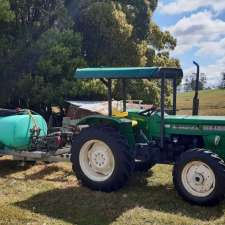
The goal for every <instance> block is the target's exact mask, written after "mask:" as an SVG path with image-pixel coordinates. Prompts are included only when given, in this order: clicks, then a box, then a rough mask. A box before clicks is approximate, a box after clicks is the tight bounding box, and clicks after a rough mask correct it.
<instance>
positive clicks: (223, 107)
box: [177, 89, 225, 116]
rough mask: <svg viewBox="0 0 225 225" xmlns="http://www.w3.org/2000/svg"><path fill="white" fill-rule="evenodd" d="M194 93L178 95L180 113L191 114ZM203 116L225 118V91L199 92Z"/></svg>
mask: <svg viewBox="0 0 225 225" xmlns="http://www.w3.org/2000/svg"><path fill="white" fill-rule="evenodd" d="M193 96H194V93H193V92H187V93H182V94H179V95H178V100H177V104H178V109H179V111H178V113H179V114H191V113H192V100H193ZM199 100H200V108H199V109H200V110H199V113H200V114H201V115H218V116H219V115H222V116H225V90H224V89H220V90H206V91H200V92H199Z"/></svg>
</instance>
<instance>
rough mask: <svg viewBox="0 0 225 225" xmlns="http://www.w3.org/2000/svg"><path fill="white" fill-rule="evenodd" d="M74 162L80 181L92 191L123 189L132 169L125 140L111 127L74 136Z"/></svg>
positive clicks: (95, 129) (92, 128) (72, 157)
mask: <svg viewBox="0 0 225 225" xmlns="http://www.w3.org/2000/svg"><path fill="white" fill-rule="evenodd" d="M71 161H72V164H73V169H74V171H75V174H76V176H77V178H78V179H79V180H81V181H82V183H83V184H84V185H86V186H87V187H89V188H91V189H92V190H98V191H105V192H111V191H115V190H117V189H119V188H120V187H122V186H123V185H124V184H125V183H126V181H127V180H128V178H129V175H130V174H131V172H132V169H133V165H132V162H133V159H132V157H131V153H130V151H129V146H128V144H127V142H126V140H125V139H124V138H123V137H122V136H121V135H120V134H119V133H118V132H117V131H116V130H115V129H112V128H110V127H105V126H104V127H100V126H99V127H90V128H86V129H83V130H82V131H81V132H80V134H79V135H77V136H75V137H74V140H73V145H72V155H71Z"/></svg>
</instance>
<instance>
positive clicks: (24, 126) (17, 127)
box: [0, 114, 47, 151]
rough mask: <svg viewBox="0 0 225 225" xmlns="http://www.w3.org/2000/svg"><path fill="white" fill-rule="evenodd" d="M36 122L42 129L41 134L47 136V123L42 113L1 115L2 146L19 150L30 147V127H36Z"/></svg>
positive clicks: (0, 135) (0, 141) (0, 134)
mask: <svg viewBox="0 0 225 225" xmlns="http://www.w3.org/2000/svg"><path fill="white" fill-rule="evenodd" d="M34 121H35V122H34ZM34 123H36V124H37V126H38V127H39V128H40V129H41V132H40V136H46V135H47V124H46V122H45V120H44V118H43V117H42V116H40V115H32V117H31V116H30V115H28V114H27V115H12V116H4V117H0V146H4V147H7V148H9V149H12V150H18V151H19V150H26V149H28V148H29V146H30V137H31V132H30V129H32V128H33V127H34Z"/></svg>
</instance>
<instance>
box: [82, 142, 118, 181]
mask: <svg viewBox="0 0 225 225" xmlns="http://www.w3.org/2000/svg"><path fill="white" fill-rule="evenodd" d="M79 162H80V166H81V169H82V171H83V173H84V174H85V175H86V176H87V177H88V178H89V179H91V180H93V181H105V180H107V179H108V178H109V177H110V176H111V175H112V173H113V171H114V169H115V159H114V156H113V153H112V150H111V149H110V148H109V146H108V145H107V144H105V143H104V142H102V141H100V140H90V141H87V142H86V143H85V144H84V145H83V146H82V148H81V150H80V155H79Z"/></svg>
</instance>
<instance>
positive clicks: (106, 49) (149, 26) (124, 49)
mask: <svg viewBox="0 0 225 225" xmlns="http://www.w3.org/2000/svg"><path fill="white" fill-rule="evenodd" d="M66 5H67V8H68V10H69V12H70V14H71V16H72V17H73V19H74V21H75V24H76V27H77V29H78V31H79V32H81V34H82V35H83V52H84V54H85V56H86V57H85V59H86V61H87V63H88V65H90V66H173V67H177V66H178V67H179V66H180V65H179V61H178V60H176V59H173V58H170V54H169V52H170V50H173V49H174V48H175V46H176V40H175V39H174V38H173V37H172V36H171V35H170V33H169V32H168V31H165V32H162V31H161V30H160V28H159V27H158V26H157V25H156V24H155V23H153V22H152V20H151V16H152V13H153V11H154V10H155V9H156V6H157V1H144V0H138V1H131V0H118V1H97V0H82V1H81V0H80V1H79V0H68V1H66ZM75 6H77V7H76V9H75ZM120 86H121V84H120V82H116V83H114V92H113V93H114V97H115V98H117V99H121V96H122V93H121V92H120ZM158 86H159V84H158V83H157V82H154V81H149V80H141V81H140V80H139V81H137V80H134V81H128V95H130V98H136V99H137V98H143V100H144V101H145V102H151V103H156V102H158V101H159V90H160V89H159V88H158ZM133 87H135V88H136V90H137V91H135V90H134V88H133ZM138 88H140V89H138ZM144 90H146V91H144ZM167 90H168V92H167V95H169V94H170V88H168V89H167ZM146 93H149V96H147V95H146ZM151 93H152V94H151ZM155 93H157V94H155Z"/></svg>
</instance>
